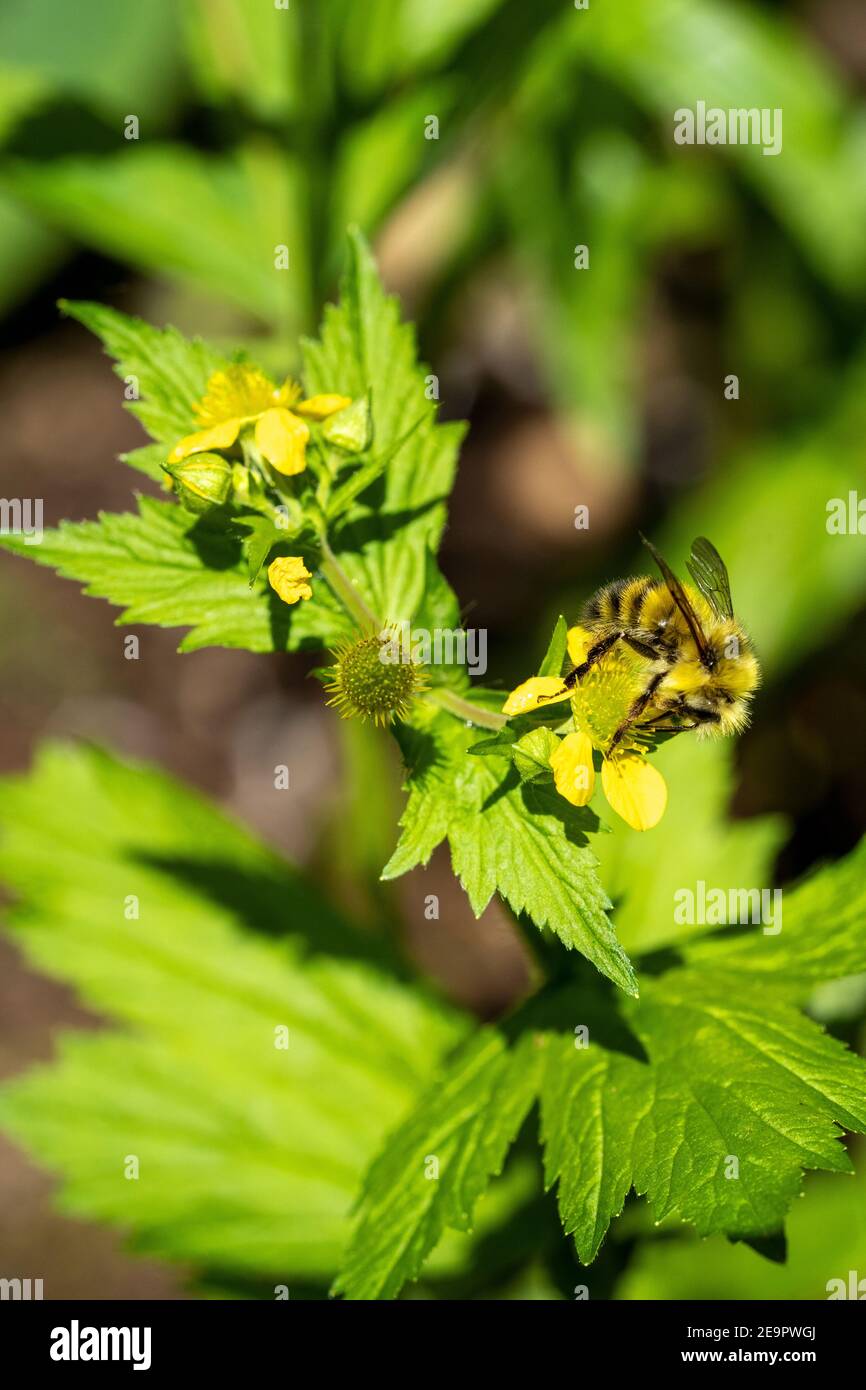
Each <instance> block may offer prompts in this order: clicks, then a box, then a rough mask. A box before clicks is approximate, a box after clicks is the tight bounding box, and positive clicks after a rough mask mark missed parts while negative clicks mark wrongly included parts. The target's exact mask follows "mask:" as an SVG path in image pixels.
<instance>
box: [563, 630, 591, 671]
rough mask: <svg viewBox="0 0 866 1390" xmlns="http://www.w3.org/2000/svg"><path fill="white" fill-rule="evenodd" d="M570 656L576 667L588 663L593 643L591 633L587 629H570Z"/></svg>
mask: <svg viewBox="0 0 866 1390" xmlns="http://www.w3.org/2000/svg"><path fill="white" fill-rule="evenodd" d="M567 640H568V655H569V656H570V657H571V659H572V661H573V662H574V664H575V666H579V665H580V664H581V662H583V661H586V654H587V652H588V651H589V649H590V647H591V646H592V643H593V637H592V633H591V632H587V630H586V628H585V627H570V628H569V629H568V639H567Z"/></svg>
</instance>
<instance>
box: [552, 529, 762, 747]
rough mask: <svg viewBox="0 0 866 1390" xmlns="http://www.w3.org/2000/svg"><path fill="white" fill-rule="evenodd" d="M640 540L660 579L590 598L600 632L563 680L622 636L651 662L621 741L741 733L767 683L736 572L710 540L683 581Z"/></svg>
mask: <svg viewBox="0 0 866 1390" xmlns="http://www.w3.org/2000/svg"><path fill="white" fill-rule="evenodd" d="M641 540H642V541H643V543H644V545H645V546H646V547H647V549H648V550H649V552H650V554H651V555H652V557H653V559H654V561H655V563H656V565H657V566H658V568H659V570H660V571H661V575H662V577H661V579H653V578H652V577H650V576H649V575H640V576H638V577H637V578H635V579H617V580H614V582H613V583H612V584H607V585H605V587H604V588H602V589H599V590H598V592H597V593H596V594H594V595H593V597H592V598H591V599H590V600H589V602H588V603H587V605H586V607H585V609H584V611H583V614H582V617H581V622H582V625H583V626H584V628H585V629H586V630H587V631H588V632H589V633H590V634H591V636H592V637H593V638H594V641H593V642H592V645H591V646H590V647H589V650H588V651H587V654H586V659H585V661H583V662H582V663H581V664H580V665H579V666H576V667H575V668H574V670H573V671H571V672H570V673H569V674H568V675H567V676H565V677H564V684H565V686H566V688H567V689H569V690H570V689H572V688H573V687H574V686H575V685H576V684H577V683H578V682H579V681H580V680H582V679H583V677H584V676H585V675H586V673H587V671H589V670H590V669H591V668H592V667H593V666H595V664H596V663H597V662H599V661H601V660H602V658H603V657H604V656H605V655H606V654H607V653H608V652H609V651H611V649H612V648H613V647H615V646H616V644H617V643H618V642H624V643H625V644H626V645H627V646H628V647H630V648H631V650H632V651H634V652H636V653H637V654H638V655H639V656H640V657H642V658H643V659H644V661H645V663H646V678H647V679H646V685H645V686H644V689H643V690H642V691H641V693H640V694H639V695H638V696H637V697H636V698H635V700H634V702H633V704H632V705H631V707H630V709H629V710H628V712H627V714H626V717H625V719H624V720H623V722H622V723H621V724H620V726H619V728H618V729H617V730H616V732H615V734H614V736H613V739H612V741H611V744H610V748H609V750H608V752H609V753H610V752H612V751H613V750H614V748H616V746H617V744H619V743H620V742H621V741H622V739H623V738H624V737H625V736H626V734H629V735H630V736H631V737H635V736H637V737H640V736H641V735H642V734H643V735H653V734H655V733H665V732H668V733H680V732H682V731H683V730H686V729H696V730H697V731H698V734H699V735H702V736H707V735H709V736H713V735H715V736H717V737H724V736H725V735H727V734H733V733H739V731H740V730H741V729H743V728H745V726H746V725H747V724H748V722H749V701H750V700H751V698H752V696H753V695H754V693H755V691H756V690H757V688H758V685H759V683H760V667H759V665H758V660H757V657H756V656H755V653H754V649H753V647H752V643H751V640H750V639H749V637H748V635H747V633H746V632H745V630H744V629H743V627H742V625H741V623H740V622H739V621H738V620H737V618H735V616H734V608H733V603H732V601H731V586H730V581H729V579H728V571H727V569H726V568H725V564H724V561H723V560H722V558H721V556H720V555H719V552H718V551H717V550H716V548H715V546H714V545H712V544H711V543H710V542H709V541H708V540H707V539H706V538H705V537H703V536H700V537H699V538H698V539H697V540H696V541H695V542H694V543H693V545H692V548H691V552H690V555H689V559H688V561H687V567H688V570H689V573H690V575H691V577H692V579H693V581H694V587H693V586H692V585H685V584H681V583H680V581H679V579H677V577H676V575H675V574H674V572H673V570H672V569H671V567H670V565H668V563H667V561H666V560H664V559H663V558H662V556H661V555H660V554H659V552H658V551H657V550H656V548H655V546H654V545H652V544H651V542H650V541H648V540H647V539H646V537H645V536H641Z"/></svg>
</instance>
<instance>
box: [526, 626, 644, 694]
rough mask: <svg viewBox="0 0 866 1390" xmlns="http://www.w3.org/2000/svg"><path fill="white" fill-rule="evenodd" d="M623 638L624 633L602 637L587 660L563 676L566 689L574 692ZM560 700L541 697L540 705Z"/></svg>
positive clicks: (592, 648)
mask: <svg viewBox="0 0 866 1390" xmlns="http://www.w3.org/2000/svg"><path fill="white" fill-rule="evenodd" d="M622 637H625V633H624V632H611V633H610V634H609V635H608V636H607V637H602V639H601V641H600V642H596V643H595V644H594V645H593V646H591V647H590V649H589V651H588V652H587V654H586V660H585V661H582V662H581V663H580V665H579V666H575V668H574V670H573V671H569V673H568V675H567V676H563V678H562V684H563V686H564V687H565V689H566V690H573V689H574V687H575V686H576V685H577V683H578V681H581V680H583V678H584V676H585V675H586V673H587V671H590V670H592V668H593V666H595V664H596V663H597V662H599V661H601V658H602V657H603V656H605V655H606V654H607V653H608V652H609V651H610V649H611V647H613V646H615V645H616V643H617V642H618V641H619V640H620V638H622ZM558 698H559V696H557V695H541V696H539V700H538V703H539V704H542V703H543V702H544V701H545V700H556V699H558Z"/></svg>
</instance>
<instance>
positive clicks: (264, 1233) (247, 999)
mask: <svg viewBox="0 0 866 1390" xmlns="http://www.w3.org/2000/svg"><path fill="white" fill-rule="evenodd" d="M59 789H62V790H61V791H59ZM0 821H2V829H3V837H2V842H0V874H2V877H3V879H4V881H5V883H6V884H7V885H8V886H9V887H10V888H11V889H12V890H13V891H14V892H15V894H16V896H17V898H18V900H19V902H18V905H17V906H16V907H15V909H14V910H13V913H12V918H11V925H12V927H13V929H14V931H15V936H16V940H17V942H18V944H19V945H20V947H21V948H22V949H23V950H24V952H25V954H26V956H27V958H28V959H29V960H30V961H31V962H32V963H33V964H35V965H36V966H37V967H38V968H40V969H42V970H45V971H46V972H47V973H48V974H50V975H52V976H53V977H55V978H58V979H62V980H64V981H66V982H68V983H70V984H72V985H74V986H75V988H76V990H77V992H78V995H79V997H80V998H81V999H82V1000H83V1001H84V1002H85V1003H86V1004H87V1005H88V1006H89V1007H91V1008H93V1009H96V1010H97V1011H99V1012H100V1013H101V1014H102V1015H106V1016H108V1017H109V1018H110V1019H112V1020H116V1021H119V1022H122V1023H124V1024H126V1025H127V1028H128V1029H129V1030H131V1031H125V1032H123V1033H118V1032H109V1033H106V1032H101V1033H100V1034H99V1035H96V1036H93V1035H92V1034H88V1035H85V1036H80V1035H79V1036H76V1037H72V1038H69V1037H67V1038H66V1039H64V1040H63V1041H62V1042H61V1046H60V1052H59V1059H58V1060H57V1061H56V1062H53V1063H51V1064H50V1065H48V1066H41V1067H38V1068H36V1069H34V1070H32V1071H30V1072H29V1073H27V1074H25V1075H24V1076H23V1077H20V1078H17V1079H16V1080H15V1081H14V1082H12V1083H10V1084H9V1085H7V1086H6V1087H4V1089H3V1091H2V1093H0V1120H2V1123H3V1126H4V1128H5V1129H7V1131H9V1132H10V1133H12V1134H14V1135H15V1137H16V1138H17V1139H18V1141H19V1142H22V1143H24V1144H25V1145H26V1147H27V1148H28V1149H29V1151H30V1152H31V1153H33V1154H34V1155H35V1157H36V1158H37V1159H38V1160H39V1161H40V1162H41V1163H43V1164H44V1165H46V1166H47V1167H48V1168H50V1169H51V1170H53V1171H55V1172H57V1173H58V1174H59V1175H60V1176H61V1178H62V1183H63V1186H62V1202H63V1207H64V1209H65V1210H66V1211H68V1212H70V1213H73V1214H75V1215H78V1216H86V1217H89V1218H91V1219H94V1218H95V1219H99V1220H104V1221H109V1222H111V1223H113V1224H116V1225H119V1226H121V1227H122V1228H123V1229H124V1230H125V1231H127V1232H131V1233H132V1236H133V1238H134V1241H135V1244H136V1246H137V1247H138V1248H140V1249H144V1250H147V1251H149V1252H152V1253H155V1254H158V1255H162V1256H169V1257H172V1258H174V1259H179V1260H183V1261H185V1262H187V1263H192V1264H194V1265H198V1266H207V1267H217V1268H218V1269H221V1270H234V1271H241V1272H243V1271H246V1272H254V1273H257V1274H258V1275H260V1276H261V1274H262V1273H263V1272H264V1271H268V1272H270V1271H273V1272H274V1273H276V1274H279V1276H280V1278H281V1279H283V1280H285V1279H301V1280H303V1279H307V1280H321V1279H327V1278H329V1277H330V1276H331V1275H332V1274H333V1271H334V1269H335V1266H336V1263H337V1260H338V1257H339V1254H340V1250H341V1247H342V1245H343V1243H344V1240H345V1238H346V1236H347V1234H348V1229H349V1225H348V1212H349V1208H350V1206H351V1203H352V1200H353V1197H354V1195H355V1192H356V1190H357V1186H358V1183H359V1180H360V1176H361V1172H362V1170H363V1167H364V1166H365V1164H366V1163H367V1161H368V1160H369V1159H370V1158H371V1157H372V1155H373V1154H374V1153H375V1152H376V1150H377V1149H378V1148H379V1147H380V1146H381V1144H382V1143H383V1141H384V1136H385V1133H386V1132H387V1131H388V1130H390V1129H392V1128H393V1126H394V1125H395V1124H396V1123H398V1122H399V1121H400V1120H401V1118H402V1116H403V1114H404V1113H406V1111H407V1109H409V1108H411V1107H412V1106H413V1105H414V1104H415V1103H416V1102H417V1100H418V1098H419V1097H420V1095H421V1094H423V1091H424V1089H425V1088H426V1086H428V1085H429V1084H430V1083H431V1081H432V1079H433V1075H434V1072H435V1068H436V1065H437V1059H438V1058H439V1057H440V1056H441V1055H442V1054H443V1052H444V1051H445V1050H447V1049H450V1048H452V1047H453V1045H454V1044H455V1042H456V1041H457V1040H458V1038H459V1037H460V1035H461V1034H462V1032H463V1031H464V1029H465V1024H464V1023H463V1021H462V1020H461V1019H460V1018H459V1017H458V1016H457V1015H455V1014H453V1013H451V1012H450V1011H448V1010H443V1009H441V1008H439V1007H437V1006H434V1005H433V1004H432V1003H429V1002H426V1001H425V1000H424V999H423V998H422V997H421V995H420V994H419V993H418V992H417V991H415V992H412V991H410V990H409V989H407V988H406V987H405V986H404V985H401V984H398V983H397V982H396V980H395V979H394V978H393V977H392V976H391V975H390V974H389V973H388V972H386V971H385V970H384V969H383V968H381V967H380V966H375V965H374V964H372V963H371V960H366V961H365V960H364V959H363V957H364V955H365V954H369V952H368V949H367V947H366V946H365V945H364V942H365V937H364V936H363V934H362V935H358V934H356V933H354V932H353V931H352V930H351V929H349V928H348V927H347V926H346V925H345V924H344V923H343V922H342V921H341V920H340V918H339V917H338V916H337V915H336V914H335V912H334V911H333V910H332V909H331V908H330V907H329V906H328V905H327V904H326V903H324V902H323V901H322V900H321V899H320V898H319V897H318V895H317V894H316V893H315V891H314V890H312V889H311V888H310V887H309V885H307V884H306V883H305V882H304V881H303V880H302V879H301V878H300V876H299V875H297V874H296V873H295V872H294V871H293V870H292V869H291V868H290V867H289V866H288V865H286V864H284V863H283V862H282V861H281V860H279V859H278V858H277V857H276V856H275V855H273V854H272V853H271V852H270V851H268V850H266V849H265V848H263V847H262V846H260V845H259V844H257V843H256V841H255V840H253V839H251V838H250V837H249V836H248V835H247V834H246V833H245V832H244V831H243V830H241V829H239V828H238V827H236V826H234V825H233V824H231V822H229V821H228V820H227V819H226V818H225V817H224V816H222V815H221V814H220V813H219V812H218V811H217V810H215V809H214V808H213V807H211V806H209V805H208V804H207V803H206V802H204V801H203V800H202V799H201V798H200V797H198V796H197V795H195V794H193V793H192V792H190V791H188V790H186V789H185V788H183V787H181V786H179V785H178V784H177V783H176V782H174V781H173V780H172V779H171V778H169V777H167V776H165V775H164V774H162V773H158V772H155V771H150V770H144V769H141V768H134V767H131V766H128V765H126V764H124V763H120V762H118V761H116V760H114V759H113V758H111V757H109V756H108V755H106V754H103V753H100V752H98V751H96V750H94V749H80V748H79V749H75V748H70V747H62V746H61V747H52V748H49V749H47V750H45V751H43V753H42V754H41V755H40V759H39V762H38V764H37V767H36V769H35V771H34V772H33V773H32V774H30V775H29V776H27V777H24V778H13V779H5V780H4V783H3V788H2V796H0ZM46 843H50V845H51V853H50V854H49V855H46V853H45V846H46ZM130 895H134V897H135V900H136V901H137V905H138V916H137V917H133V918H131V917H130V915H129V913H128V911H127V910H126V909H127V908H128V905H129V903H130ZM269 938H270V939H269ZM325 952H327V953H329V954H325ZM353 957H354V959H353ZM278 1028H287V1029H288V1038H287V1042H288V1046H287V1047H285V1048H281V1047H279V1046H277V1045H276V1032H275V1030H276V1029H278ZM129 1154H135V1155H136V1156H137V1158H138V1160H139V1164H140V1180H139V1181H137V1182H129V1181H127V1180H126V1179H125V1177H124V1164H125V1162H126V1156H127V1155H129Z"/></svg>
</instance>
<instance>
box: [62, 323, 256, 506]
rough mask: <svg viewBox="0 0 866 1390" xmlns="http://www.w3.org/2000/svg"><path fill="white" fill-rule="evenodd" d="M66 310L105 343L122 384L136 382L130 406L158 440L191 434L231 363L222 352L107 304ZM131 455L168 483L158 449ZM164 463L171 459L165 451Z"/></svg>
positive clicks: (145, 469) (131, 459)
mask: <svg viewBox="0 0 866 1390" xmlns="http://www.w3.org/2000/svg"><path fill="white" fill-rule="evenodd" d="M60 307H61V309H62V310H63V311H64V313H67V314H69V315H70V316H71V317H72V318H75V319H78V321H79V323H83V324H84V326H85V328H89V329H90V332H91V333H95V334H96V336H97V338H100V339H101V340H102V345H103V347H104V348H105V351H106V352H107V353H108V354H109V356H110V357H113V358H114V359H115V360H114V363H113V367H114V371H115V372H116V373H117V375H118V376H119V377H120V378H121V380H122V381H126V380H127V379H130V378H131V385H132V389H133V390H134V391H135V392H136V393H137V395H136V396H133V397H131V398H130V399H124V405H125V406H126V409H127V410H129V411H130V412H131V413H132V414H133V415H135V416H136V418H137V419H139V420H140V421H141V423H142V424H143V425H144V428H145V429H146V430H147V432H148V434H149V435H151V436H152V438H153V439H156V440H158V441H159V443H160V444H167V445H173V444H176V443H177V441H178V439H180V438H181V436H182V435H185V434H189V433H190V432H191V430H192V429H193V428H194V425H195V413H194V411H193V406H194V405H195V403H196V401H199V400H201V398H202V396H203V395H204V393H205V388H206V386H207V382H208V378H209V377H210V376H211V375H212V373H213V372H216V371H219V370H220V369H221V368H223V367H225V366H227V365H228V360H227V358H225V357H224V356H223V355H222V353H219V352H217V350H216V349H215V348H212V347H210V346H209V344H207V343H204V342H202V340H201V339H200V338H194V339H192V340H189V339H187V338H184V337H183V335H182V334H180V333H178V332H177V330H176V329H174V328H154V327H153V325H152V324H149V323H145V322H144V320H143V319H137V318H132V317H130V315H128V314H121V313H119V312H118V310H117V309H110V308H109V307H108V306H107V305H105V304H93V303H88V302H86V301H78V302H73V301H70V300H66V299H64V300H61V301H60ZM126 457H127V461H128V462H130V463H131V464H132V465H133V467H137V468H141V470H142V472H145V473H147V474H148V475H149V476H151V477H155V478H157V479H158V480H161V479H162V476H163V475H162V473H161V472H155V471H153V469H152V467H151V459H152V458H155V454H154V453H153V451H150V452H148V454H147V455H146V457H145V451H144V450H143V449H141V450H136V451H135V454H130V455H127V456H126ZM161 461H162V462H164V461H165V455H164V451H163V456H162V459H161ZM145 465H146V466H145Z"/></svg>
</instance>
